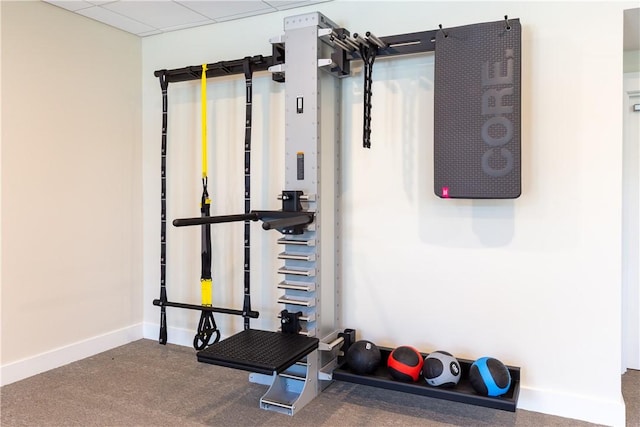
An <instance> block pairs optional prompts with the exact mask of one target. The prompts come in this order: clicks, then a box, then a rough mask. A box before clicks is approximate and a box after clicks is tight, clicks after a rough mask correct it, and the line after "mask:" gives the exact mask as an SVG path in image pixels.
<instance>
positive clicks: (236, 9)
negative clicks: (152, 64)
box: [0, 0, 331, 37]
mask: <svg viewBox="0 0 640 427" xmlns="http://www.w3.org/2000/svg"><path fill="white" fill-rule="evenodd" d="M0 1H2V0H0ZM42 1H44V2H47V3H50V4H52V5H54V6H59V7H62V8H64V9H67V10H69V11H71V12H74V13H78V14H80V15H83V16H86V17H88V18H91V19H94V20H96V21H100V22H103V23H105V24H107V25H111V26H112V27H116V28H119V29H121V30H124V31H127V32H129V33H133V34H136V35H138V36H140V37H145V36H151V35H155V34H160V33H164V32H169V31H176V30H182V29H185V28H191V27H197V26H200V25H207V24H215V23H216V22H223V21H230V20H234V19H241V18H246V17H249V16H255V15H262V14H265V13H271V12H277V11H278V10H284V9H292V8H295V7H301V6H308V5H310V4H315V3H324V2H327V1H331V0H289V1H258V0H236V1H224V0H42Z"/></svg>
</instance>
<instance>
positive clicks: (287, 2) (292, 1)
mask: <svg viewBox="0 0 640 427" xmlns="http://www.w3.org/2000/svg"><path fill="white" fill-rule="evenodd" d="M326 1H330V0H305V1H303V0H280V1H278V0H274V1H271V0H268V1H265V3H268V4H270V5H271V6H273V7H275V8H276V9H278V10H285V9H293V8H294V7H302V6H308V5H310V4H315V3H323V2H326Z"/></svg>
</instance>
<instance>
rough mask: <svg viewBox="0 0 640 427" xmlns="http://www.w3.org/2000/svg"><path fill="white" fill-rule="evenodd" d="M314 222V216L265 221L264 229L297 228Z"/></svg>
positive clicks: (306, 215)
mask: <svg viewBox="0 0 640 427" xmlns="http://www.w3.org/2000/svg"><path fill="white" fill-rule="evenodd" d="M312 221H313V214H311V213H309V214H305V215H297V216H291V217H287V218H278V219H265V220H264V223H263V224H262V228H263V229H265V230H272V229H276V228H285V227H295V226H296V225H306V224H310V223H311V222H312Z"/></svg>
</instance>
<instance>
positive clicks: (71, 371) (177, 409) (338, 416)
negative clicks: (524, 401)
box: [0, 340, 640, 427]
mask: <svg viewBox="0 0 640 427" xmlns="http://www.w3.org/2000/svg"><path fill="white" fill-rule="evenodd" d="M265 391H266V387H265V386H262V385H258V384H253V383H250V382H249V381H248V373H247V372H244V371H238V370H234V369H228V368H223V367H218V366H213V365H209V364H203V363H198V362H197V361H196V358H195V355H194V351H193V349H190V348H186V347H180V346H175V345H167V346H161V345H159V344H157V343H156V342H155V341H151V340H139V341H135V342H133V343H130V344H127V345H124V346H122V347H118V348H115V349H113V350H109V351H107V352H104V353H101V354H98V355H96V356H93V357H89V358H87V359H84V360H80V361H78V362H74V363H71V364H69V365H66V366H63V367H60V368H58V369H54V370H51V371H48V372H45V373H42V374H40V375H36V376H33V377H31V378H27V379H25V380H22V381H19V382H16V383H13V384H9V385H7V386H4V387H2V388H1V389H0V400H1V402H0V403H1V411H0V412H1V414H0V424H1V425H2V426H3V427H10V426H205V425H206V426H280V427H285V426H297V427H301V426H536V427H539V426H572V427H575V426H589V425H593V424H589V423H584V422H580V421H576V420H570V419H566V418H559V417H553V416H549V415H543V414H539V413H535V412H529V411H525V410H520V409H518V410H517V411H516V412H515V413H513V412H506V411H500V410H495V409H488V408H482V407H477V406H472V405H466V404H462V403H455V402H447V401H443V400H439V399H431V398H427V397H422V396H415V395H410V394H405V393H401V392H394V391H388V390H382V389H378V388H374V387H368V386H363V385H356V384H351V383H345V382H339V381H335V382H334V383H333V384H332V385H330V386H329V387H328V388H327V389H326V390H325V391H324V392H323V393H321V394H320V395H319V396H318V397H316V398H315V399H314V400H313V401H312V402H311V403H310V404H308V405H307V406H306V407H305V408H303V409H302V410H300V411H298V412H297V413H296V415H295V416H293V417H290V416H287V415H282V414H278V413H274V412H270V411H264V410H261V409H259V407H258V406H259V400H260V397H261V396H262V395H263V394H264V392H265ZM623 393H624V396H625V401H626V405H627V425H628V426H633V427H636V426H639V427H640V371H629V372H628V373H627V374H625V375H624V376H623Z"/></svg>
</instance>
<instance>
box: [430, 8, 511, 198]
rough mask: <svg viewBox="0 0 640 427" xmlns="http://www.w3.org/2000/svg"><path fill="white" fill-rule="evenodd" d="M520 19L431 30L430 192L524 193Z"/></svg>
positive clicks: (498, 195) (504, 195)
mask: <svg viewBox="0 0 640 427" xmlns="http://www.w3.org/2000/svg"><path fill="white" fill-rule="evenodd" d="M520 56H521V28H520V21H519V20H518V19H509V20H508V21H496V22H486V23H481V24H474V25H466V26H462V27H456V28H447V29H445V30H443V31H438V33H437V34H436V56H435V83H434V86H435V89H434V91H435V94H434V191H435V194H436V195H437V196H439V197H442V198H449V197H450V198H466V199H508V198H516V197H518V196H519V195H520V192H521V178H520V175H521V174H520V152H521V149H520V145H521V144H520V139H521V133H520V116H521V110H520Z"/></svg>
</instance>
